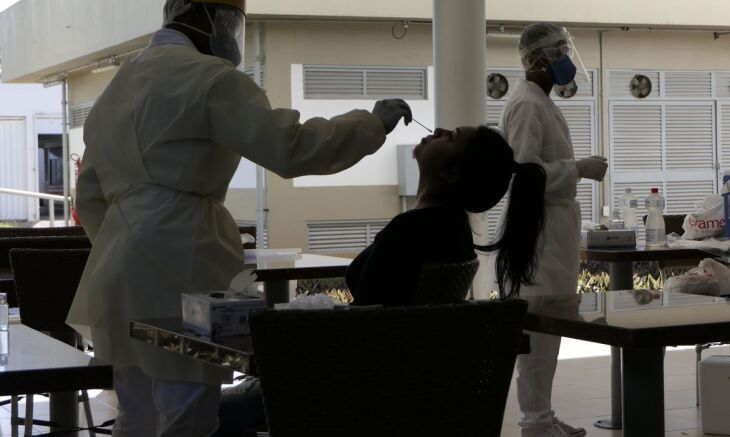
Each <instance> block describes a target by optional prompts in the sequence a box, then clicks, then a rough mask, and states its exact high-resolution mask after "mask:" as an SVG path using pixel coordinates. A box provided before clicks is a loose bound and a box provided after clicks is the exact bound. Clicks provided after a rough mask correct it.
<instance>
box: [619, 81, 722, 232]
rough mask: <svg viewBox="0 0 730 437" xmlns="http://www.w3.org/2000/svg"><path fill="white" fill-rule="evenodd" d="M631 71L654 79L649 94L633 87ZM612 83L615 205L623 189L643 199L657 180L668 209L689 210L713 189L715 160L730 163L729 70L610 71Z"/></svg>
mask: <svg viewBox="0 0 730 437" xmlns="http://www.w3.org/2000/svg"><path fill="white" fill-rule="evenodd" d="M636 74H641V75H644V76H646V77H648V78H649V79H650V80H651V82H652V93H651V94H650V95H649V96H648V97H647V98H646V99H637V98H635V97H634V96H633V95H632V94H631V92H630V86H631V85H630V82H631V78H632V77H634V76H635V75H636ZM609 84H610V90H609V129H608V130H609V140H610V143H609V144H610V157H609V161H610V166H611V170H610V173H609V175H610V186H611V196H610V198H611V199H613V205H617V199H618V197H619V196H621V194H622V193H623V191H624V189H625V188H628V187H631V188H632V189H633V191H634V194H635V195H636V196H637V197H639V199H642V198H643V197H645V196H646V195H648V194H649V190H650V189H651V188H653V187H656V188H659V189H660V190H661V193H662V195H663V196H664V197H665V199H666V201H667V208H666V210H665V213H666V214H686V213H688V212H691V211H694V210H695V206H696V204H697V203H698V202H701V201H702V200H703V199H704V197H705V196H707V195H708V194H711V193H715V192H717V187H718V178H719V174H718V170H719V167H720V165H723V166H729V167H730V141H727V140H726V139H725V138H727V139H728V140H730V137H728V136H727V133H728V132H730V116H728V113H726V111H727V110H728V109H730V102H727V103H725V100H723V99H727V98H729V97H730V74H728V73H714V72H702V71H692V72H682V71H666V72H665V71H649V72H646V71H612V72H609ZM726 143H727V144H726ZM639 205H640V208H639V211H638V212H637V213H638V214H639V217H642V216H643V215H645V214H646V211H645V210H644V208H643V202H639ZM639 226H640V228H641V227H643V223H642V221H641V220H639ZM639 235H640V236H641V232H640V233H639Z"/></svg>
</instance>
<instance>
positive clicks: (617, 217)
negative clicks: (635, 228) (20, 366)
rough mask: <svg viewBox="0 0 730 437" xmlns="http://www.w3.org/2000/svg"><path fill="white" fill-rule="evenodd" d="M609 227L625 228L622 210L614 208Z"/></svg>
mask: <svg viewBox="0 0 730 437" xmlns="http://www.w3.org/2000/svg"><path fill="white" fill-rule="evenodd" d="M607 227H608V229H611V230H614V229H624V221H623V219H622V218H621V210H620V209H618V208H614V209H613V212H612V213H611V220H609V221H608V226H607Z"/></svg>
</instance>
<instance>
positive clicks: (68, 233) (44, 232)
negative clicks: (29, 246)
mask: <svg viewBox="0 0 730 437" xmlns="http://www.w3.org/2000/svg"><path fill="white" fill-rule="evenodd" d="M85 236H86V232H84V228H82V227H81V226H61V227H58V228H0V238H17V237H85Z"/></svg>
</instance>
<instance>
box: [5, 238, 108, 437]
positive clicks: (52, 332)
mask: <svg viewBox="0 0 730 437" xmlns="http://www.w3.org/2000/svg"><path fill="white" fill-rule="evenodd" d="M89 252H90V250H89V249H42V250H39V249H17V248H16V249H12V250H10V261H11V265H12V268H13V274H14V275H15V286H16V293H17V295H18V303H19V304H20V320H21V323H23V324H24V325H27V326H29V327H31V328H33V329H35V330H37V331H43V332H45V333H47V334H48V335H49V336H51V337H53V338H55V339H57V340H60V341H63V342H64V343H66V344H68V345H70V346H73V347H77V339H78V335H77V334H76V331H74V330H73V329H72V328H71V327H70V326H68V325H67V324H66V316H67V315H68V312H69V309H70V308H71V303H72V302H73V299H74V296H75V295H76V289H77V288H78V285H79V282H80V280H81V275H82V274H83V271H84V267H85V266H86V261H87V259H88V258H89ZM81 401H82V402H83V403H84V411H85V415H86V421H87V424H88V426H93V423H94V421H93V418H92V414H91V406H90V405H89V395H88V393H87V392H86V390H83V391H82V394H81ZM17 402H18V398H17V396H16V397H13V399H12V403H13V412H15V413H16V414H15V415H14V417H12V423H13V426H16V424H17V423H18V417H17V411H18V409H17ZM32 425H33V396H28V398H27V399H26V412H25V434H26V435H32V432H33V430H32ZM89 435H91V436H92V437H93V436H94V435H96V434H95V433H94V432H93V430H90V431H89Z"/></svg>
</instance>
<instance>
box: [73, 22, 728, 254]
mask: <svg viewBox="0 0 730 437" xmlns="http://www.w3.org/2000/svg"><path fill="white" fill-rule="evenodd" d="M263 27H264V39H263V43H264V56H265V62H264V63H265V77H264V82H265V86H266V90H267V93H268V96H269V99H270V100H271V102H272V105H273V106H275V107H276V106H280V107H288V106H290V105H291V64H342V65H413V66H426V65H431V63H432V62H431V30H430V29H431V27H430V25H429V24H412V25H411V27H410V29H409V31H408V34H407V36H406V37H405V38H404V39H402V40H395V39H393V37H392V36H391V24H389V23H387V24H386V23H374V22H373V23H336V22H330V23H323V22H319V23H314V22H267V23H264V24H263ZM572 33H573V36H574V38H575V41H576V44H577V46H578V50H579V53H580V54H581V57H582V59H583V62H584V63H585V65H586V67H587V68H598V67H599V66H600V65H601V60H600V56H599V55H600V50H599V47H600V33H599V32H598V31H593V30H577V29H574V30H573V31H572ZM252 42H253V30H252V29H251V28H250V27H249V29H248V30H247V46H246V60H247V63H248V64H249V65H251V61H252V59H253V56H254V47H253V45H252ZM487 46H488V50H487V63H488V65H490V66H494V67H516V68H519V67H520V61H519V57H518V55H517V38H514V37H512V38H505V37H496V38H495V37H490V38H488V42H487ZM604 68H605V69H609V70H610V69H655V70H656V69H662V70H695V69H696V70H727V71H730V37H727V38H721V39H719V40H715V39H714V38H713V35H712V33H711V32H704V31H703V32H692V31H681V32H678V31H672V32H668V31H630V32H624V31H612V32H606V33H605V34H604ZM113 74H114V73H113V72H106V73H101V74H91V73H84V74H77V75H74V76H72V77H71V82H70V89H71V95H70V100H71V104H72V105H76V104H80V103H86V102H89V101H92V100H94V99H95V98H96V96H98V94H99V93H101V91H102V90H103V88H104V87H105V86H106V83H108V81H109V80H110V79H111V77H113ZM365 109H370V108H365ZM606 123H607V120H605V118H604V125H606ZM604 132H605V130H604ZM603 137H604V138H605V137H606V134H605V133H604V135H603ZM604 143H605V141H599V148H602V150H603V151H604V152H605V151H606V150H605V148H603V146H602V144H604ZM268 203H269V204H268V207H269V210H270V212H269V217H268V224H269V235H270V243H271V245H272V246H279V247H291V246H294V247H306V223H307V221H319V220H361V219H386V218H390V217H392V216H394V215H395V214H397V213H398V212H399V211H400V201H399V199H398V196H397V192H396V187H393V186H373V187H334V188H295V187H293V185H292V182H291V181H289V180H283V179H281V178H278V177H276V176H275V175H272V174H269V175H268ZM255 205H256V195H255V191H254V190H231V191H230V192H229V194H228V199H227V201H226V206H228V207H229V209H230V210H231V211H232V213H233V216H234V217H236V218H237V219H242V220H255V217H256V212H255V208H256V206H255Z"/></svg>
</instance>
